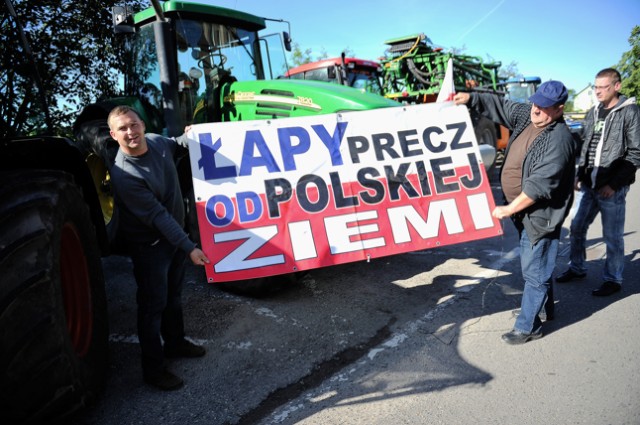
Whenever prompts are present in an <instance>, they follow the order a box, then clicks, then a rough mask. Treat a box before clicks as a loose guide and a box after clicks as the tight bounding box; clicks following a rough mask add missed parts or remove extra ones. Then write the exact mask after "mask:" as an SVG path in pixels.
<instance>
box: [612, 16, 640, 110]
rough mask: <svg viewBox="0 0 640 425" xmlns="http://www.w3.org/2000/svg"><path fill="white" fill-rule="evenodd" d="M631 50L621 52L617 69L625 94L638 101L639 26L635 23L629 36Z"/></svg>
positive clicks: (639, 74)
mask: <svg viewBox="0 0 640 425" xmlns="http://www.w3.org/2000/svg"><path fill="white" fill-rule="evenodd" d="M629 44H630V45H631V50H629V51H628V52H625V53H623V54H622V58H621V59H620V62H618V66H617V69H618V71H620V74H621V75H622V89H621V90H620V92H621V93H622V94H624V95H625V96H628V97H632V96H635V97H636V102H638V101H640V26H638V25H636V26H635V27H634V28H633V29H632V30H631V36H630V37H629Z"/></svg>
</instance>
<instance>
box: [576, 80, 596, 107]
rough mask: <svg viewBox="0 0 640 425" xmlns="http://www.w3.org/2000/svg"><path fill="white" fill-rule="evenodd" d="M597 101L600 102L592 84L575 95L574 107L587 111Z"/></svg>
mask: <svg viewBox="0 0 640 425" xmlns="http://www.w3.org/2000/svg"><path fill="white" fill-rule="evenodd" d="M596 103H598V99H597V98H596V92H595V90H594V89H593V85H591V84H589V85H588V86H587V87H585V88H583V89H582V90H580V91H579V92H578V93H576V95H575V96H574V97H573V109H574V110H575V111H582V112H586V111H588V110H589V109H591V107H592V106H594V105H595V104H596Z"/></svg>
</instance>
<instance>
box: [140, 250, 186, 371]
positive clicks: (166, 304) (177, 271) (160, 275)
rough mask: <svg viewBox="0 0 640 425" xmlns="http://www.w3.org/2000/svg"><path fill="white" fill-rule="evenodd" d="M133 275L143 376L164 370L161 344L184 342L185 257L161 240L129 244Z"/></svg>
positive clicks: (180, 251) (181, 252)
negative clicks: (136, 286) (183, 296)
mask: <svg viewBox="0 0 640 425" xmlns="http://www.w3.org/2000/svg"><path fill="white" fill-rule="evenodd" d="M131 260H132V261H133V274H134V276H135V279H136V283H137V285H138V291H137V295H136V301H137V303H138V338H139V340H140V349H141V354H142V370H143V372H144V373H145V374H152V373H157V372H159V371H161V370H162V368H163V366H164V354H163V345H162V343H163V340H164V343H165V344H166V345H175V344H178V343H180V342H181V341H182V340H183V339H184V320H183V315H182V283H183V280H184V273H185V262H186V254H185V253H184V252H183V251H182V250H180V249H178V248H176V247H174V246H173V245H171V244H170V243H169V242H167V241H166V240H164V239H160V240H159V241H157V242H156V243H154V244H132V246H131Z"/></svg>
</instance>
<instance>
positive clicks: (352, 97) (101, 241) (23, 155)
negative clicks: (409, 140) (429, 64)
mask: <svg viewBox="0 0 640 425" xmlns="http://www.w3.org/2000/svg"><path fill="white" fill-rule="evenodd" d="M4 3H5V5H6V8H3V20H2V21H3V39H5V36H6V38H7V39H10V38H11V37H13V40H14V41H15V45H22V47H21V48H17V49H16V51H21V52H23V53H24V54H25V55H26V56H30V57H31V59H32V60H33V64H34V65H35V59H33V58H35V57H38V52H34V54H33V55H31V50H30V46H29V43H28V42H27V40H28V38H29V37H28V36H26V35H28V31H29V29H30V26H29V25H24V26H23V25H22V24H21V23H20V20H19V19H18V15H17V14H16V13H15V12H14V10H13V3H12V2H11V0H4ZM113 12H114V13H113V22H114V29H115V31H116V32H117V33H119V36H121V37H125V38H126V39H127V40H126V45H127V46H129V51H128V56H126V57H123V60H124V61H125V62H126V63H128V64H129V67H128V72H127V74H126V75H123V76H122V78H121V81H122V85H123V87H122V92H123V96H122V97H119V98H114V99H109V100H107V101H102V102H99V103H95V104H92V105H87V106H85V107H84V108H83V110H82V112H81V113H80V114H79V116H78V117H77V120H76V122H75V124H74V126H73V133H74V135H75V137H74V139H71V138H67V137H60V136H58V135H57V134H54V133H53V131H47V130H46V128H47V127H48V126H47V125H45V124H44V122H45V121H50V120H49V119H48V118H49V112H48V110H47V109H48V108H47V107H46V105H44V104H45V103H46V102H41V103H42V104H43V105H42V107H41V108H42V112H41V113H35V112H33V111H32V112H33V113H32V114H31V118H30V119H32V120H35V119H42V120H43V124H42V125H41V126H40V128H42V129H45V130H42V131H39V132H38V134H34V133H33V132H32V133H29V134H21V133H20V128H19V127H18V126H16V128H12V129H11V131H8V132H5V131H3V133H2V134H3V136H2V140H1V141H0V183H1V185H0V192H1V193H0V194H1V196H0V335H1V341H2V343H1V344H0V364H1V366H0V390H1V392H2V394H3V396H2V397H1V398H0V422H2V423H19V422H38V423H48V422H50V421H52V420H54V419H60V418H63V417H65V416H68V415H70V414H71V413H72V412H74V411H76V410H77V409H79V408H81V407H82V406H84V405H86V404H88V403H90V402H91V401H92V400H93V399H94V398H95V397H96V396H97V394H99V392H100V390H101V388H102V387H103V386H104V383H105V380H106V371H107V366H108V358H107V352H108V318H107V308H106V294H105V285H104V277H103V273H102V266H101V257H102V256H106V255H109V254H111V253H118V252H119V250H120V248H121V247H120V246H119V244H118V238H117V232H116V231H115V230H116V229H117V211H116V210H114V203H113V198H112V193H111V187H110V178H109V170H110V168H111V164H112V161H113V158H114V156H115V152H116V151H117V144H116V143H115V141H113V140H112V139H111V137H110V136H109V133H108V127H107V124H106V118H107V115H108V113H109V111H110V110H111V108H112V107H113V106H115V105H117V104H128V105H130V106H132V107H134V108H135V109H136V110H137V111H138V112H139V113H140V115H141V117H142V118H143V120H144V121H145V123H146V126H147V129H148V131H151V132H158V133H161V134H165V135H168V136H176V135H179V134H181V133H182V132H183V130H184V127H185V126H186V125H188V124H192V123H203V122H220V121H238V120H254V119H281V118H286V117H296V116H305V115H314V114H326V113H335V112H339V111H349V110H368V109H372V108H381V107H389V106H394V105H397V103H395V102H393V101H391V100H389V99H384V98H382V97H380V96H375V95H371V94H367V93H361V92H359V91H358V90H355V89H351V88H348V87H342V86H337V85H333V84H329V83H320V82H313V81H290V80H287V79H278V77H279V76H281V75H284V74H285V73H286V71H287V67H286V62H285V60H284V58H285V55H284V52H285V50H286V46H287V45H288V43H289V39H288V34H286V33H283V34H281V33H275V34H274V33H272V34H270V35H269V34H267V35H262V34H261V32H264V30H265V29H266V20H265V19H264V18H260V17H256V16H253V15H250V14H247V13H243V12H239V11H235V10H230V9H225V8H220V7H215V6H210V5H204V4H196V3H189V2H182V1H166V2H163V3H162V4H160V3H159V2H158V1H157V0H153V1H152V7H150V8H148V9H146V10H143V11H140V12H138V13H132V11H130V10H129V8H128V7H126V6H125V7H116V8H114V10H113ZM5 29H8V31H7V32H6V34H5V33H4V30H5ZM283 36H284V37H283ZM13 45H14V44H11V46H13ZM7 48H8V47H7ZM279 57H280V59H278V58H279ZM27 68H32V69H35V68H36V67H35V66H31V67H27ZM20 71H21V72H25V73H26V72H28V71H25V69H21V70H20ZM34 74H35V73H34ZM3 75H7V74H3ZM25 75H26V74H25ZM38 80H39V78H38V76H37V75H33V79H32V81H31V82H28V83H26V84H25V87H24V90H34V87H38V84H37V83H38ZM25 81H26V78H25ZM4 87H5V86H4V85H3V90H4ZM40 90H42V89H41V88H40ZM15 94H16V93H5V92H4V91H3V92H2V95H3V96H7V97H8V96H9V95H11V96H14V95H15ZM44 97H45V96H44V95H42V96H41V98H43V99H44ZM35 107H36V105H34V108H35ZM4 112H5V111H4V110H3V113H4ZM2 118H3V123H6V122H9V120H8V119H5V118H6V117H5V116H3V117H2ZM49 128H50V126H49ZM179 168H180V171H181V178H182V180H183V190H184V192H183V193H184V194H185V197H186V198H187V199H185V202H186V203H187V206H188V207H190V208H191V210H190V213H191V220H190V221H191V223H190V227H191V229H190V230H192V234H193V233H195V232H197V225H196V220H195V212H194V211H193V203H192V201H193V191H192V189H191V178H190V168H189V161H188V160H183V161H181V162H180V164H179ZM189 198H191V199H189ZM195 237H197V235H194V238H195Z"/></svg>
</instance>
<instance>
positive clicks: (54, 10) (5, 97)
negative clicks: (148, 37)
mask: <svg viewBox="0 0 640 425" xmlns="http://www.w3.org/2000/svg"><path fill="white" fill-rule="evenodd" d="M12 3H13V6H14V7H13V9H14V10H15V13H16V15H17V21H19V23H20V24H21V26H22V28H24V33H25V36H26V39H27V40H28V42H29V45H30V50H31V52H32V53H33V55H30V54H29V52H28V51H25V49H24V46H23V44H22V43H21V42H20V38H19V26H18V23H17V22H16V19H14V18H13V17H12V16H11V15H10V13H9V12H10V10H9V9H8V8H7V5H6V3H5V1H4V0H3V1H2V2H1V3H0V4H1V5H2V6H1V8H2V14H1V15H0V28H1V32H0V46H1V48H0V120H1V121H0V124H1V127H2V131H1V134H0V136H1V137H2V138H4V137H8V136H12V135H17V134H38V133H42V132H45V131H53V132H54V133H57V134H61V135H68V134H69V133H70V126H71V124H72V122H73V120H74V118H75V116H77V114H78V112H79V110H80V109H81V108H82V106H83V105H86V104H88V103H90V102H94V101H96V100H98V99H102V98H107V97H112V96H116V95H118V94H119V92H118V82H119V81H118V78H119V76H118V75H119V73H118V68H122V67H124V66H126V63H125V60H123V55H122V50H123V46H122V42H121V41H120V39H116V37H115V36H114V32H113V28H112V18H111V6H113V5H115V4H117V3H120V2H119V1H118V0H101V1H96V0H89V1H83V2H76V1H71V0H12ZM128 4H129V6H130V7H132V8H133V10H140V9H141V8H142V5H146V1H144V0H132V1H129V2H128ZM34 63H35V65H34ZM34 71H35V72H34ZM36 72H37V73H36ZM36 75H39V77H40V80H41V81H42V87H43V89H44V90H43V91H44V97H45V98H46V100H47V104H48V111H49V114H50V116H51V122H52V126H53V128H52V129H46V128H44V125H43V120H42V119H41V117H42V115H43V110H44V107H43V106H42V102H40V101H39V99H40V96H41V95H42V93H41V92H40V91H39V88H38V87H37V86H36V85H35V84H34V81H35V79H34V76H36Z"/></svg>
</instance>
